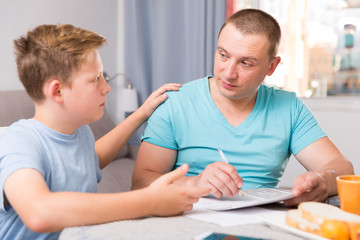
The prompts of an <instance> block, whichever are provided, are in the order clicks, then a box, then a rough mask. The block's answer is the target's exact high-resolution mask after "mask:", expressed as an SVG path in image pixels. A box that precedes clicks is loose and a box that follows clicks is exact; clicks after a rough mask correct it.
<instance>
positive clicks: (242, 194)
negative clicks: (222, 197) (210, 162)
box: [218, 148, 245, 197]
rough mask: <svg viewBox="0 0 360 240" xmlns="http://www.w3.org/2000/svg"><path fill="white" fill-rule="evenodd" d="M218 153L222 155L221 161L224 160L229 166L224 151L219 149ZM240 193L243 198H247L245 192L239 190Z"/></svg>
mask: <svg viewBox="0 0 360 240" xmlns="http://www.w3.org/2000/svg"><path fill="white" fill-rule="evenodd" d="M218 152H219V155H220V157H221V159H222V160H223V161H224V162H225V163H227V164H229V162H228V160H227V159H226V157H225V154H224V153H223V151H222V149H221V148H218ZM239 193H240V194H241V196H243V197H245V194H244V192H243V191H242V190H241V189H239Z"/></svg>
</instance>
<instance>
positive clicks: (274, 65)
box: [266, 56, 281, 76]
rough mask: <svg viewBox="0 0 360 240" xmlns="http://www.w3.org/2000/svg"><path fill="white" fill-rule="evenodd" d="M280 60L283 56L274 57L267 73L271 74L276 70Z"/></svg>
mask: <svg viewBox="0 0 360 240" xmlns="http://www.w3.org/2000/svg"><path fill="white" fill-rule="evenodd" d="M280 62H281V57H279V56H277V57H274V59H273V60H271V63H270V67H269V70H268V72H267V74H266V75H268V76H271V75H272V74H273V73H274V72H275V69H276V67H277V66H278V65H279V63H280Z"/></svg>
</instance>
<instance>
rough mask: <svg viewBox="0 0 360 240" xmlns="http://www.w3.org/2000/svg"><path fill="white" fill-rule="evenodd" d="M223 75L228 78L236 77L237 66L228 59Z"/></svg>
mask: <svg viewBox="0 0 360 240" xmlns="http://www.w3.org/2000/svg"><path fill="white" fill-rule="evenodd" d="M225 77H226V78H228V79H234V78H237V68H236V63H235V62H233V61H230V62H229V64H228V65H227V66H226V69H225Z"/></svg>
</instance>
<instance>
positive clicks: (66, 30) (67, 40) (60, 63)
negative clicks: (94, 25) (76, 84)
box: [14, 24, 106, 101]
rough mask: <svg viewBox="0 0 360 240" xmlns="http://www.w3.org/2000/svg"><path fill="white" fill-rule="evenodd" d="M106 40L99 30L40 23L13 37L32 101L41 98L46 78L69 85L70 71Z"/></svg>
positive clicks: (20, 68)
mask: <svg viewBox="0 0 360 240" xmlns="http://www.w3.org/2000/svg"><path fill="white" fill-rule="evenodd" d="M105 42H106V39H105V38H104V37H103V36H101V35H100V34H97V33H95V32H92V31H88V30H86V29H82V28H78V27H74V26H72V25H70V24H58V25H40V26H38V27H36V28H35V29H33V30H32V31H29V32H28V33H27V34H26V35H25V36H22V37H20V38H19V39H17V40H14V45H15V56H16V64H17V69H18V74H19V78H20V81H21V82H22V84H23V85H24V87H25V89H26V91H27V93H28V94H29V96H30V97H31V98H32V99H33V100H34V101H39V100H42V99H43V98H44V94H43V91H42V90H43V89H42V88H43V86H44V83H45V82H46V81H47V80H49V79H50V78H57V79H58V80H60V81H61V82H62V83H64V84H68V85H71V83H70V78H71V76H72V75H73V73H75V72H76V71H78V70H79V68H80V66H81V64H82V63H83V62H85V61H86V60H87V56H88V55H89V53H91V52H93V51H95V50H97V49H98V48H100V47H102V46H103V44H104V43H105Z"/></svg>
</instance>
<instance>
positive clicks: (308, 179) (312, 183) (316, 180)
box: [284, 171, 329, 206]
mask: <svg viewBox="0 0 360 240" xmlns="http://www.w3.org/2000/svg"><path fill="white" fill-rule="evenodd" d="M292 194H293V195H294V198H292V199H289V200H286V201H284V205H285V206H296V205H298V204H300V203H301V202H304V201H316V202H324V201H325V200H326V199H327V197H328V196H329V192H328V184H327V182H326V180H325V178H324V177H323V176H322V175H321V174H320V173H317V172H312V171H310V172H306V173H304V174H302V175H300V176H299V177H297V178H296V179H295V182H294V186H293V188H292Z"/></svg>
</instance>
